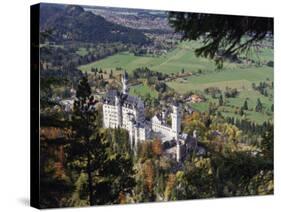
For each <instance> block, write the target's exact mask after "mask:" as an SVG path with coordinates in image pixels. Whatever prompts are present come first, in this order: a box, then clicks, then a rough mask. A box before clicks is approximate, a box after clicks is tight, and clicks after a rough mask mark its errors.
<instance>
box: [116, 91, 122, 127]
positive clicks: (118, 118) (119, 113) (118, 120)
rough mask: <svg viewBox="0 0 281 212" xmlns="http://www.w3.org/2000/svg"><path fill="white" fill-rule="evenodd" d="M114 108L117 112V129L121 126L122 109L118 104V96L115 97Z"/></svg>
mask: <svg viewBox="0 0 281 212" xmlns="http://www.w3.org/2000/svg"><path fill="white" fill-rule="evenodd" d="M115 107H116V111H117V127H121V126H122V109H121V104H120V99H119V97H118V96H115Z"/></svg>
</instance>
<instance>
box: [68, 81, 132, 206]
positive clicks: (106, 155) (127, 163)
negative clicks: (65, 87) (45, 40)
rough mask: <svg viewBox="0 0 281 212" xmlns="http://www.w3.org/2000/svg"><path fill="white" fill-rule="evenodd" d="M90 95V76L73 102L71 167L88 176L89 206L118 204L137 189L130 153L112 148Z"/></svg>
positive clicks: (81, 85)
mask: <svg viewBox="0 0 281 212" xmlns="http://www.w3.org/2000/svg"><path fill="white" fill-rule="evenodd" d="M90 95H91V89H90V86H89V84H88V80H87V76H84V77H83V78H82V79H81V81H80V83H79V85H78V89H77V96H76V98H77V100H76V101H75V103H74V112H73V115H72V122H71V127H72V132H73V133H72V137H73V142H71V143H70V144H69V145H68V146H67V152H68V154H67V155H68V165H69V167H70V168H72V169H73V170H75V171H76V172H78V173H79V175H81V174H83V173H84V174H85V175H86V179H87V183H86V186H85V188H84V187H83V188H84V189H83V191H81V192H84V193H87V194H88V195H86V196H87V198H86V200H88V203H89V205H98V204H112V203H117V202H118V201H119V195H120V194H121V193H127V192H130V190H131V189H132V187H133V186H134V179H133V178H132V175H133V174H134V171H133V169H132V166H133V165H132V160H131V158H130V157H129V155H128V154H125V153H123V154H118V153H116V152H114V151H113V149H111V148H110V146H111V145H110V143H109V141H110V140H107V137H106V135H105V133H102V132H101V131H100V129H99V120H98V115H99V114H98V110H96V108H95V106H96V105H95V104H96V101H94V99H93V97H91V96H90ZM84 196H85V195H84ZM82 201H85V199H84V200H82ZM78 205H79V204H78Z"/></svg>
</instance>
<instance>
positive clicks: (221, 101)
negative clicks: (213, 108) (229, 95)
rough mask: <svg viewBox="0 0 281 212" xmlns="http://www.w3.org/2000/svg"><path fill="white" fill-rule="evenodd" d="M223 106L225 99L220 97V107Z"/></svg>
mask: <svg viewBox="0 0 281 212" xmlns="http://www.w3.org/2000/svg"><path fill="white" fill-rule="evenodd" d="M222 105H223V98H222V95H220V97H219V106H222Z"/></svg>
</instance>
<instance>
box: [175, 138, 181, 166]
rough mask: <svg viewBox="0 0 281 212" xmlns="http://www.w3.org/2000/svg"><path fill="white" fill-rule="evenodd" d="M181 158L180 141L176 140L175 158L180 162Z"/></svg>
mask: <svg viewBox="0 0 281 212" xmlns="http://www.w3.org/2000/svg"><path fill="white" fill-rule="evenodd" d="M180 159H181V149H180V141H179V140H177V147H176V160H177V162H180Z"/></svg>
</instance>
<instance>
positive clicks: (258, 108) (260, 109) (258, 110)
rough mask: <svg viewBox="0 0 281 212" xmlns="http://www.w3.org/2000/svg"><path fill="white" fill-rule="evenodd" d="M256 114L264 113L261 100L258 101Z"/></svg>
mask: <svg viewBox="0 0 281 212" xmlns="http://www.w3.org/2000/svg"><path fill="white" fill-rule="evenodd" d="M256 112H262V103H261V100H260V99H259V98H258V100H257V105H256Z"/></svg>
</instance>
